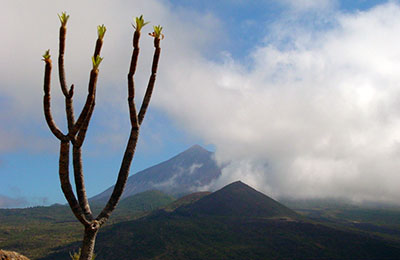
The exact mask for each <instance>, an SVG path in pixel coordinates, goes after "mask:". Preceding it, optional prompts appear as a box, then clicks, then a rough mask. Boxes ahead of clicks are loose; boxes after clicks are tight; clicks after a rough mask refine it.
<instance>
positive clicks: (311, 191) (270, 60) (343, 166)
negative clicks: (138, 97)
mask: <svg viewBox="0 0 400 260" xmlns="http://www.w3.org/2000/svg"><path fill="white" fill-rule="evenodd" d="M310 3H311V2H310ZM398 17H400V6H399V5H398V4H397V3H394V2H390V3H387V4H384V5H381V6H377V7H375V8H373V9H371V10H368V11H365V12H357V13H352V14H343V13H340V12H338V11H336V12H332V16H331V17H329V18H327V17H325V18H324V19H325V20H326V24H327V26H326V28H323V30H321V27H320V28H319V30H317V31H315V30H312V28H309V27H308V26H307V27H305V28H302V27H299V25H296V24H295V23H292V24H290V25H289V26H288V23H287V20H286V21H282V23H284V24H285V27H282V26H279V22H278V23H277V24H276V25H274V27H273V28H272V29H271V32H270V34H269V35H266V36H265V44H264V45H263V46H258V47H257V48H255V49H254V51H253V52H252V53H251V55H250V57H249V60H250V63H244V62H243V61H240V60H235V59H233V58H231V57H230V55H229V54H226V55H225V57H224V62H223V63H222V64H221V63H217V62H212V61H209V60H205V59H202V58H201V57H196V56H191V57H180V58H179V59H178V60H176V61H175V62H174V63H173V64H169V68H168V74H167V75H164V80H165V81H166V82H168V84H167V87H165V88H162V89H160V90H159V91H160V92H162V93H161V94H160V95H159V96H158V99H157V104H158V105H159V106H161V107H162V108H163V109H165V110H166V111H168V113H169V114H171V115H172V116H173V117H174V118H175V119H176V120H178V121H179V122H180V125H182V126H185V127H186V129H187V131H189V132H191V133H193V134H195V135H197V136H200V137H202V138H203V139H204V140H205V141H206V142H209V143H212V144H215V146H216V158H217V160H218V161H219V162H220V163H221V164H225V163H228V164H229V165H228V166H227V167H226V168H225V169H224V171H223V176H222V177H221V179H220V180H219V181H218V182H217V183H215V187H220V186H222V185H224V184H227V183H229V182H231V181H234V180H237V179H241V180H243V181H245V182H247V183H249V184H250V185H253V186H254V187H256V188H258V189H260V190H262V191H264V192H267V193H268V194H271V195H273V196H292V197H297V198H309V197H334V198H349V199H352V200H354V201H360V202H361V201H384V202H393V203H398V201H399V198H400V189H399V188H398V187H399V183H400V174H399V169H400V160H399V157H400V142H399V141H400V116H399V115H400V113H399V111H400V73H399V72H400V47H399V46H400V34H399V33H398V32H400V20H399V19H398ZM327 19H328V21H327ZM274 28H275V29H276V30H274ZM278 28H279V30H278ZM282 29H284V30H283V31H282ZM188 64H190V66H188Z"/></svg>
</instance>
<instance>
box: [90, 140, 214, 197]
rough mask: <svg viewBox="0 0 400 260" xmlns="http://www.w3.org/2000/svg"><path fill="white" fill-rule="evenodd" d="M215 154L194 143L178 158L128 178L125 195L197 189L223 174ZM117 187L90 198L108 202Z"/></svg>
mask: <svg viewBox="0 0 400 260" xmlns="http://www.w3.org/2000/svg"><path fill="white" fill-rule="evenodd" d="M213 156H214V154H213V153H212V152H209V151H207V150H206V149H204V148H202V147H201V146H199V145H194V146H192V147H190V148H189V149H187V150H186V151H184V152H182V153H180V154H178V155H176V156H175V157H173V158H171V159H169V160H167V161H165V162H162V163H160V164H157V165H155V166H152V167H150V168H147V169H145V170H143V171H140V172H138V173H136V174H134V175H132V176H130V177H129V178H128V181H127V184H126V188H125V191H124V193H123V195H122V197H123V198H126V197H129V196H132V195H134V194H137V193H140V192H143V191H147V190H160V191H163V192H166V193H168V194H171V195H174V196H180V195H184V194H189V193H192V192H195V191H198V190H199V189H200V188H201V187H203V186H205V185H208V184H210V183H211V181H213V180H215V179H216V178H218V177H219V176H220V175H221V169H220V168H219V167H218V166H217V164H216V162H215V160H214V159H213ZM113 188H114V187H113V186H112V187H110V188H109V189H107V190H105V191H104V192H102V193H100V194H98V195H96V196H94V197H93V198H92V199H91V200H94V201H102V202H105V201H106V200H107V199H108V198H109V196H110V194H111V192H112V189H113Z"/></svg>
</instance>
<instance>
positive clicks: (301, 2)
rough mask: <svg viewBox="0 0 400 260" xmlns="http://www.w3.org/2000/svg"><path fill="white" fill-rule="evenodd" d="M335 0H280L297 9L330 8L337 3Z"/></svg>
mask: <svg viewBox="0 0 400 260" xmlns="http://www.w3.org/2000/svg"><path fill="white" fill-rule="evenodd" d="M336 2H337V1H335V0H279V3H282V4H285V5H287V6H289V7H291V8H292V9H294V10H295V11H309V10H324V9H330V8H332V7H333V6H335V5H336V4H337V3H336Z"/></svg>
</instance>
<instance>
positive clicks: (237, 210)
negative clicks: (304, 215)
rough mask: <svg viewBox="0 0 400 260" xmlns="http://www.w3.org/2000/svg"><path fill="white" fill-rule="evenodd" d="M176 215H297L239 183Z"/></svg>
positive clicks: (264, 216) (204, 198)
mask: <svg viewBox="0 0 400 260" xmlns="http://www.w3.org/2000/svg"><path fill="white" fill-rule="evenodd" d="M176 213H177V214H188V215H209V216H231V217H233V216H235V217H253V218H254V217H263V218H271V217H291V218H297V217H298V215H297V213H295V212H294V211H293V210H291V209H289V208H287V207H285V206H283V205H282V204H280V203H279V202H277V201H275V200H273V199H271V198H270V197H268V196H266V195H265V194H263V193H261V192H259V191H257V190H255V189H253V188H251V187H250V186H248V185H246V184H244V183H243V182H241V181H237V182H234V183H231V184H229V185H227V186H225V187H224V188H222V189H220V190H218V191H216V192H214V193H212V194H210V195H208V196H205V197H203V198H201V199H200V200H198V201H195V202H194V203H192V204H189V205H187V206H183V207H180V208H178V209H177V210H176Z"/></svg>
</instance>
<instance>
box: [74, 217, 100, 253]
mask: <svg viewBox="0 0 400 260" xmlns="http://www.w3.org/2000/svg"><path fill="white" fill-rule="evenodd" d="M99 228H100V225H99V223H98V222H96V221H95V222H93V223H92V224H91V225H90V226H87V227H85V233H84V235H83V241H82V247H81V256H80V257H79V260H92V257H93V254H94V245H95V243H96V236H97V233H98V232H99Z"/></svg>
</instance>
